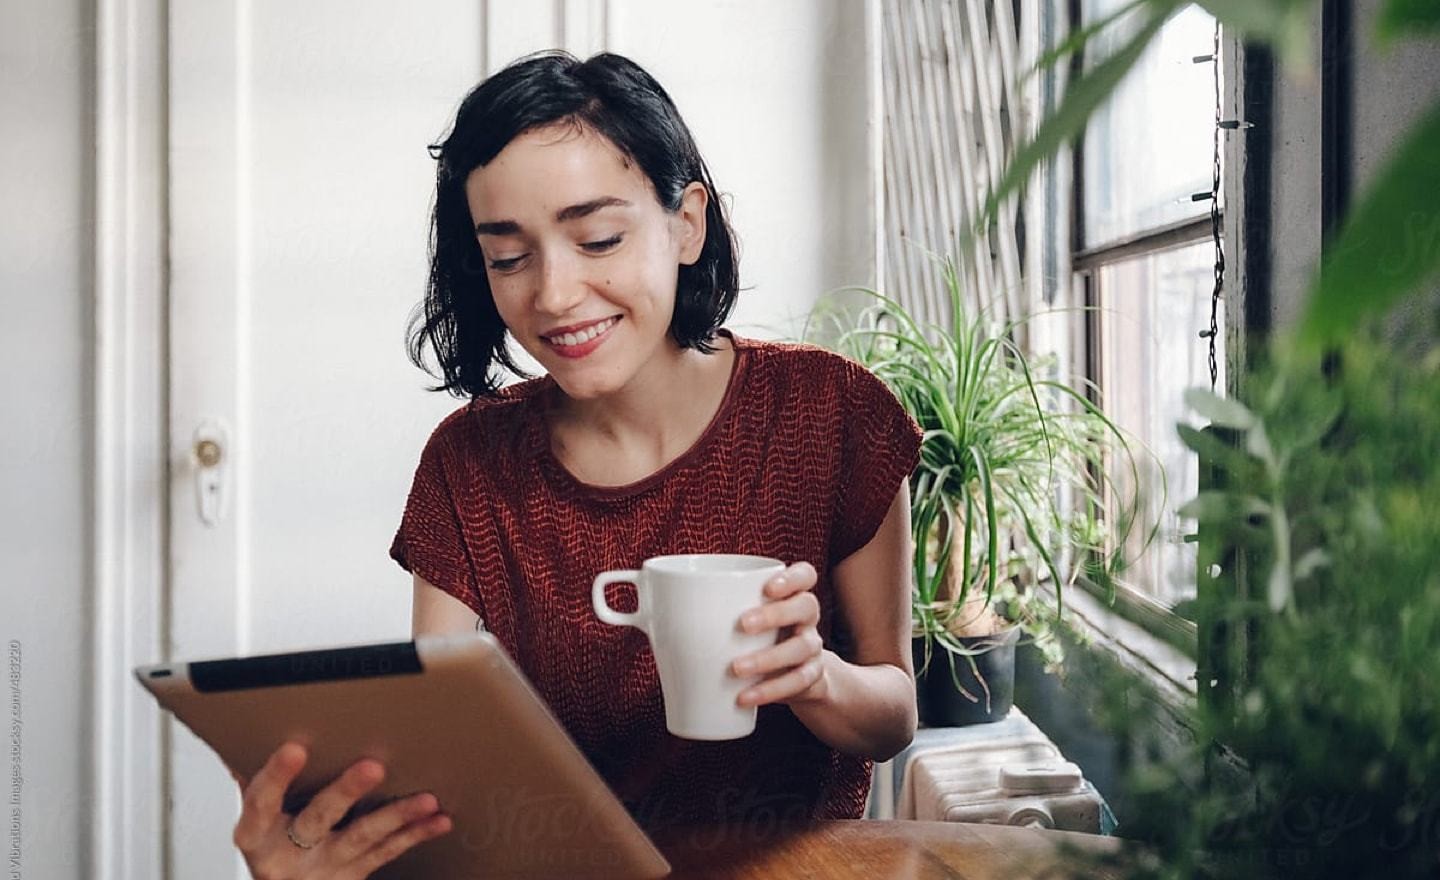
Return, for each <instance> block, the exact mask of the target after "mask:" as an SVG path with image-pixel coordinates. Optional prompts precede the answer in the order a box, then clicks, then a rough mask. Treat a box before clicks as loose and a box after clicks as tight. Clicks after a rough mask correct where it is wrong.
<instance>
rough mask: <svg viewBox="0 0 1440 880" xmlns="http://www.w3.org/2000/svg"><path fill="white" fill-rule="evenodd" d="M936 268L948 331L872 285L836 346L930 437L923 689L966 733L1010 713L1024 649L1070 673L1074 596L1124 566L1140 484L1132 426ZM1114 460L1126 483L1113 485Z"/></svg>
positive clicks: (914, 516) (919, 674) (922, 556)
mask: <svg viewBox="0 0 1440 880" xmlns="http://www.w3.org/2000/svg"><path fill="white" fill-rule="evenodd" d="M941 268H942V271H943V272H944V278H945V284H946V289H947V291H948V294H949V302H950V308H951V319H950V326H949V327H939V326H935V325H932V324H922V323H921V322H919V321H917V320H916V319H915V318H914V317H913V316H911V315H910V314H909V313H908V312H907V311H906V310H905V309H904V308H903V307H901V306H900V305H899V304H898V303H896V302H895V301H894V300H891V299H889V298H887V297H884V296H882V295H880V294H878V293H875V292H874V291H868V290H863V291H861V293H862V294H863V295H864V296H866V297H867V300H866V304H865V305H864V306H863V307H862V308H861V309H860V310H859V312H858V314H854V316H853V317H851V318H849V319H847V318H846V317H845V316H844V313H843V312H842V313H840V314H838V315H837V314H835V313H833V312H832V313H831V315H830V317H831V319H832V322H833V325H834V326H835V328H836V332H834V333H832V334H831V335H832V340H833V341H831V342H830V344H831V345H832V347H834V348H835V349H836V350H837V351H839V352H841V353H842V354H845V355H846V356H848V357H851V358H853V359H854V360H856V361H858V362H859V363H861V364H863V365H864V366H865V367H867V368H868V369H869V370H871V371H872V372H873V373H874V374H875V375H876V376H877V377H879V378H880V379H881V380H882V381H884V382H885V383H886V384H887V385H888V386H889V387H890V389H891V390H892V391H893V392H894V393H895V395H896V397H897V398H898V399H899V400H900V401H901V403H902V404H903V405H904V406H905V408H906V409H907V410H908V411H909V412H910V414H911V416H913V417H914V419H915V420H916V422H917V423H918V424H919V425H920V427H921V429H922V430H923V431H924V439H923V441H922V443H921V454H920V463H919V464H918V465H917V467H916V469H915V471H914V473H913V474H912V476H911V480H910V488H911V508H910V521H911V531H912V537H913V539H914V548H915V555H914V559H913V577H914V591H913V594H912V605H911V609H912V620H913V626H914V631H913V635H914V639H913V646H914V650H915V668H916V686H917V689H918V692H919V697H920V706H921V708H920V713H921V720H922V721H924V722H925V723H927V724H937V725H938V724H943V725H961V724H972V723H979V722H986V721H993V720H998V719H1000V718H1003V717H1004V716H1005V715H1006V714H1007V713H1008V712H1009V710H1010V705H1011V697H1012V691H1013V684H1014V657H1015V648H1016V645H1017V644H1019V643H1020V642H1021V640H1022V639H1024V640H1026V641H1028V642H1029V643H1033V644H1034V645H1035V646H1036V647H1037V648H1038V649H1039V650H1040V651H1041V653H1042V655H1043V656H1044V658H1045V660H1046V664H1047V667H1050V668H1054V667H1055V666H1057V665H1058V664H1059V663H1060V661H1061V659H1062V647H1061V641H1060V639H1059V637H1058V633H1057V631H1056V627H1057V625H1058V624H1060V622H1061V620H1062V614H1063V610H1064V590H1065V588H1066V587H1068V586H1070V585H1071V584H1073V582H1074V581H1075V579H1076V577H1077V576H1080V575H1081V574H1082V573H1083V574H1085V575H1087V576H1089V577H1091V578H1093V579H1095V580H1096V581H1099V582H1108V578H1109V577H1110V576H1111V575H1113V574H1114V573H1115V572H1116V570H1117V569H1119V568H1120V567H1122V565H1123V564H1124V562H1125V559H1124V556H1123V554H1124V550H1125V547H1126V543H1127V542H1126V540H1125V539H1126V537H1127V535H1128V533H1129V531H1131V530H1132V529H1133V528H1135V527H1136V526H1137V522H1136V520H1137V517H1136V511H1137V510H1139V509H1140V507H1139V494H1138V491H1137V489H1136V488H1135V487H1138V486H1139V485H1140V480H1139V468H1138V467H1137V463H1136V460H1135V457H1134V454H1133V452H1132V447H1131V442H1130V441H1129V440H1128V439H1127V438H1126V437H1125V435H1124V433H1123V432H1122V431H1121V429H1120V428H1119V427H1117V426H1116V425H1115V424H1114V423H1113V422H1112V421H1110V420H1109V419H1108V418H1106V417H1105V415H1104V414H1103V413H1102V412H1101V411H1100V409H1099V408H1098V407H1097V406H1096V405H1095V403H1094V402H1092V401H1091V400H1090V399H1089V397H1087V395H1086V394H1085V393H1083V392H1082V391H1078V390H1076V389H1075V388H1073V387H1071V386H1070V385H1067V384H1065V383H1064V382H1062V381H1060V380H1059V379H1057V378H1054V377H1053V376H1051V373H1052V372H1053V368H1054V365H1053V363H1050V362H1048V361H1037V362H1032V360H1031V359H1030V358H1029V357H1027V355H1026V354H1025V353H1024V352H1023V351H1021V349H1020V348H1019V347H1018V346H1017V345H1016V344H1015V343H1014V342H1013V340H1012V331H1013V330H1014V329H1015V326H1016V323H1010V324H1001V323H997V322H994V321H991V320H988V319H987V317H986V316H985V315H984V314H983V311H981V310H976V312H975V313H974V314H972V313H971V312H970V310H968V309H967V307H966V304H965V302H964V298H963V296H962V294H961V290H960V285H959V280H958V277H957V273H956V271H955V268H954V266H953V264H951V263H949V262H944V263H942V264H941ZM1116 461H1119V462H1120V463H1121V464H1122V465H1123V466H1124V467H1125V468H1128V470H1129V472H1130V475H1131V479H1130V480H1128V487H1126V486H1120V485H1117V484H1116V483H1115V482H1114V481H1112V480H1111V479H1110V477H1109V474H1110V473H1112V466H1113V465H1114V463H1115V462H1116ZM1107 511H1108V513H1107ZM1152 531H1153V530H1152ZM937 648H938V649H939V650H938V651H937Z"/></svg>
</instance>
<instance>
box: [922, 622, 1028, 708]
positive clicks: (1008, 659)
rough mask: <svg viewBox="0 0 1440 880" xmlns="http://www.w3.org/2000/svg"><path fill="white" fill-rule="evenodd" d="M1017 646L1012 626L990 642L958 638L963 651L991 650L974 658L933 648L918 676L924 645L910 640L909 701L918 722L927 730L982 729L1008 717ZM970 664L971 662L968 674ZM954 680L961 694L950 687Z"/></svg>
mask: <svg viewBox="0 0 1440 880" xmlns="http://www.w3.org/2000/svg"><path fill="white" fill-rule="evenodd" d="M1019 640H1020V627H1018V626H1012V627H1010V628H1009V629H1007V630H1005V631H1003V632H999V633H996V634H995V635H992V636H966V637H964V638H961V639H960V640H959V641H960V644H962V645H964V646H965V647H966V648H969V649H975V648H981V647H984V646H986V645H990V646H993V647H991V648H990V650H988V651H985V652H984V653H981V654H976V655H975V656H974V657H965V656H963V655H958V654H951V653H950V652H949V651H946V650H945V649H944V648H943V647H941V646H940V645H939V644H938V643H935V644H933V645H932V646H931V649H930V668H929V669H926V670H925V671H924V672H921V667H923V666H924V664H925V639H924V638H923V637H918V638H914V639H912V640H911V642H910V650H911V653H912V655H913V657H914V660H915V695H916V699H917V701H918V703H919V707H920V722H921V723H922V724H926V725H929V726H931V727H963V726H965V725H967V724H988V723H989V722H991V721H999V720H1001V719H1003V718H1004V717H1005V716H1006V715H1009V714H1010V706H1011V704H1012V703H1013V701H1014V699H1015V644H1016V642H1018V641H1019ZM971 660H974V661H975V665H974V667H973V668H972V667H971V665H970V661H971ZM952 663H953V664H954V677H953V678H952V676H951V664H952ZM977 672H978V673H979V676H978V678H977V676H976V673H977ZM956 679H958V680H959V682H960V687H962V688H964V691H965V692H963V693H962V692H961V690H960V689H959V688H956V687H955V680H956ZM981 680H983V684H982V683H981ZM966 693H968V694H969V696H966Z"/></svg>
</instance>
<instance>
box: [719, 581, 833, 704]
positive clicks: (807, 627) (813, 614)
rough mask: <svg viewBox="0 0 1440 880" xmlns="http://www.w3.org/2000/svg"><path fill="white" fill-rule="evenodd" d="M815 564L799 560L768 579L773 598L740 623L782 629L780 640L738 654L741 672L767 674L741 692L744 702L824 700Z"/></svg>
mask: <svg viewBox="0 0 1440 880" xmlns="http://www.w3.org/2000/svg"><path fill="white" fill-rule="evenodd" d="M816 580H817V575H816V573H815V566H813V565H811V564H810V563H808V562H797V563H795V564H794V565H791V566H790V567H788V568H786V569H785V570H784V571H782V572H781V573H780V574H778V575H776V576H775V577H773V578H771V579H770V580H769V581H768V582H767V583H766V584H765V596H766V598H767V599H768V600H769V601H767V602H766V603H765V604H764V605H762V606H760V607H759V608H753V609H751V610H750V611H747V612H745V614H744V615H742V616H741V618H740V628H741V629H742V630H744V631H745V632H747V633H752V634H753V633H761V632H767V631H769V630H776V629H778V630H779V631H780V635H779V637H778V640H777V644H775V645H774V646H772V647H769V648H766V649H765V650H763V651H757V652H755V653H754V654H747V655H745V656H743V657H740V658H738V659H736V660H735V662H734V663H733V664H731V669H732V670H733V672H734V674H735V675H737V676H740V677H742V678H752V677H754V676H757V675H758V676H763V678H762V680H761V681H759V682H757V683H756V684H754V685H752V686H751V687H748V688H746V689H745V690H744V691H742V692H741V693H740V697H739V700H738V703H739V705H741V706H759V705H762V704H765V703H798V702H809V701H812V700H822V699H824V698H825V695H826V693H827V687H828V681H827V679H826V672H825V669H826V659H825V655H826V653H827V652H826V651H825V646H824V643H823V642H822V641H821V640H820V633H819V632H818V631H817V630H816V628H815V625H816V624H817V623H819V622H820V601H819V600H818V599H816V598H815V594H814V593H812V592H811V591H810V590H811V588H812V587H814V586H815V583H816Z"/></svg>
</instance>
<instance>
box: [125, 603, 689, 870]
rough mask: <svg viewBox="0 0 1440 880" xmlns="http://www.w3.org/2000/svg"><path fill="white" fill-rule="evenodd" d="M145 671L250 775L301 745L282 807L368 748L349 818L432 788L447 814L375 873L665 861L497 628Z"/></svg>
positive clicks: (640, 866) (140, 672)
mask: <svg viewBox="0 0 1440 880" xmlns="http://www.w3.org/2000/svg"><path fill="white" fill-rule="evenodd" d="M135 675H136V677H137V678H138V679H139V680H140V683H141V684H142V685H144V686H145V688H146V689H147V690H149V691H150V692H151V693H152V694H154V695H155V698H156V699H157V700H159V702H160V704H161V705H162V706H163V707H165V708H166V709H169V710H170V711H171V712H173V713H174V714H175V716H176V717H177V718H179V719H180V721H181V722H182V723H184V724H185V726H187V727H189V728H190V729H191V730H192V731H194V733H195V735H196V736H198V737H199V738H200V739H201V740H203V741H204V742H205V743H207V744H208V745H209V746H210V747H211V748H212V749H214V750H215V752H216V754H217V755H219V757H220V758H221V759H222V760H223V761H224V762H225V763H226V764H227V765H228V766H229V767H231V768H233V769H234V770H235V771H236V772H238V773H240V774H241V775H242V776H244V777H246V778H247V779H248V778H253V777H254V775H255V773H256V772H258V771H259V770H260V768H261V767H262V766H264V764H265V762H266V761H267V760H268V759H269V757H270V755H271V753H273V752H274V751H275V749H276V748H278V747H279V746H280V744H281V743H283V742H285V741H286V740H296V741H298V742H301V743H303V744H304V745H305V746H306V749H307V752H308V753H309V760H308V761H307V762H306V764H305V767H304V769H303V770H302V771H301V773H300V775H299V776H298V777H296V779H295V781H294V783H292V784H291V787H290V792H289V794H288V796H287V800H286V811H287V812H294V811H295V808H296V807H298V806H299V805H302V804H304V803H306V802H308V801H309V799H310V798H311V797H312V796H313V795H314V794H315V793H316V792H318V791H319V790H320V789H321V788H323V787H324V786H325V785H327V784H329V783H330V782H331V781H332V780H333V779H334V778H335V777H337V776H339V775H340V774H341V773H342V772H344V770H345V769H346V768H347V767H349V766H350V765H351V764H352V763H354V762H355V761H357V760H359V759H360V758H364V757H369V758H375V759H377V760H379V761H381V762H383V763H384V764H385V768H386V773H385V780H384V781H383V782H382V783H381V784H380V785H378V786H376V787H375V788H374V789H372V790H371V791H370V793H369V794H368V795H367V796H366V798H364V799H362V800H361V801H360V802H359V803H357V804H356V806H355V809H354V810H352V812H351V814H350V815H349V816H347V819H349V818H352V817H353V816H358V815H360V814H361V813H363V812H367V811H369V810H370V809H373V808H375V807H377V806H380V805H382V804H383V803H385V802H387V801H389V800H392V799H395V798H399V797H404V796H406V795H410V794H414V793H417V792H421V791H430V792H433V793H434V794H435V796H436V797H437V798H439V800H440V807H441V809H442V810H444V811H445V812H447V813H449V814H450V815H451V817H452V821H453V823H454V824H453V827H452V828H451V829H450V831H449V832H448V833H446V834H444V835H442V836H440V837H438V838H435V839H433V840H429V841H426V842H425V843H421V844H420V845H418V846H416V847H414V848H412V849H411V850H409V851H408V852H406V853H405V854H403V855H401V856H400V857H399V858H398V859H396V860H395V861H393V862H391V863H390V864H388V865H386V866H385V867H383V868H381V869H380V870H379V871H378V872H376V873H374V874H372V875H371V876H372V877H375V878H382V880H400V878H408V880H428V878H436V880H469V878H476V880H479V878H486V880H489V878H496V877H635V878H642V877H663V876H665V875H666V874H668V873H669V871H670V866H669V864H668V863H667V862H666V861H665V858H664V857H663V856H662V855H661V854H660V852H659V851H658V850H656V849H655V847H654V845H653V844H652V843H651V842H650V840H649V838H647V837H646V836H645V833H644V832H643V831H642V830H641V829H640V827H639V826H638V825H637V824H636V823H635V821H634V819H633V818H632V817H631V816H630V814H629V812H627V811H626V809H625V807H624V805H623V804H622V803H621V802H620V801H619V799H618V798H616V797H615V795H614V793H613V792H611V791H610V789H609V787H608V786H606V784H605V782H604V780H603V779H601V777H600V775H599V774H598V773H597V772H596V771H595V769H594V768H593V767H592V766H591V765H590V763H589V762H588V761H587V760H586V758H585V756H584V755H583V754H582V753H581V751H580V749H579V748H578V747H577V746H576V745H575V743H574V741H573V740H572V739H571V738H570V736H569V734H568V733H566V731H565V729H564V728H563V727H562V726H561V725H560V723H559V722H558V721H557V720H556V719H555V716H554V715H553V714H551V712H550V710H549V707H548V706H547V705H546V704H545V702H544V701H543V700H542V699H541V697H540V695H539V694H538V693H536V692H535V690H534V688H533V687H531V685H530V683H529V681H528V680H526V678H525V676H524V675H523V674H522V673H521V672H520V670H519V669H518V668H517V667H516V666H515V664H514V663H513V662H512V661H511V659H510V657H509V656H508V655H507V654H506V653H505V651H504V649H503V648H502V647H501V646H500V644H499V643H498V642H497V641H496V640H495V638H494V636H492V635H490V634H489V633H484V632H477V633H463V634H455V635H422V636H419V637H417V638H416V639H415V640H414V641H409V642H384V643H376V644H363V645H353V646H342V647H335V648H328V649H323V650H312V651H299V652H292V653H284V654H267V655H263V656H255V657H236V658H231V659H223V660H204V661H196V662H189V663H169V664H162V665H152V666H138V667H136V668H135ZM237 818H238V817H237Z"/></svg>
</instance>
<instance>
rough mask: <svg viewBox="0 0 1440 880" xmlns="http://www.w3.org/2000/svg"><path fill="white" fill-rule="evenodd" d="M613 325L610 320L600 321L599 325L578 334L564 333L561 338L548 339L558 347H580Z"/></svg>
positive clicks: (613, 321)
mask: <svg viewBox="0 0 1440 880" xmlns="http://www.w3.org/2000/svg"><path fill="white" fill-rule="evenodd" d="M614 323H615V319H614V318H610V319H609V320H606V321H601V322H600V323H599V324H595V325H593V326H591V327H590V328H588V329H586V330H582V331H581V332H579V333H566V334H565V335H563V336H551V337H549V339H550V341H551V342H554V343H557V344H559V345H580V344H581V343H584V342H589V341H590V340H592V339H594V338H595V337H596V336H599V335H600V334H601V333H604V332H605V331H606V330H608V329H610V325H611V324H614Z"/></svg>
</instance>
